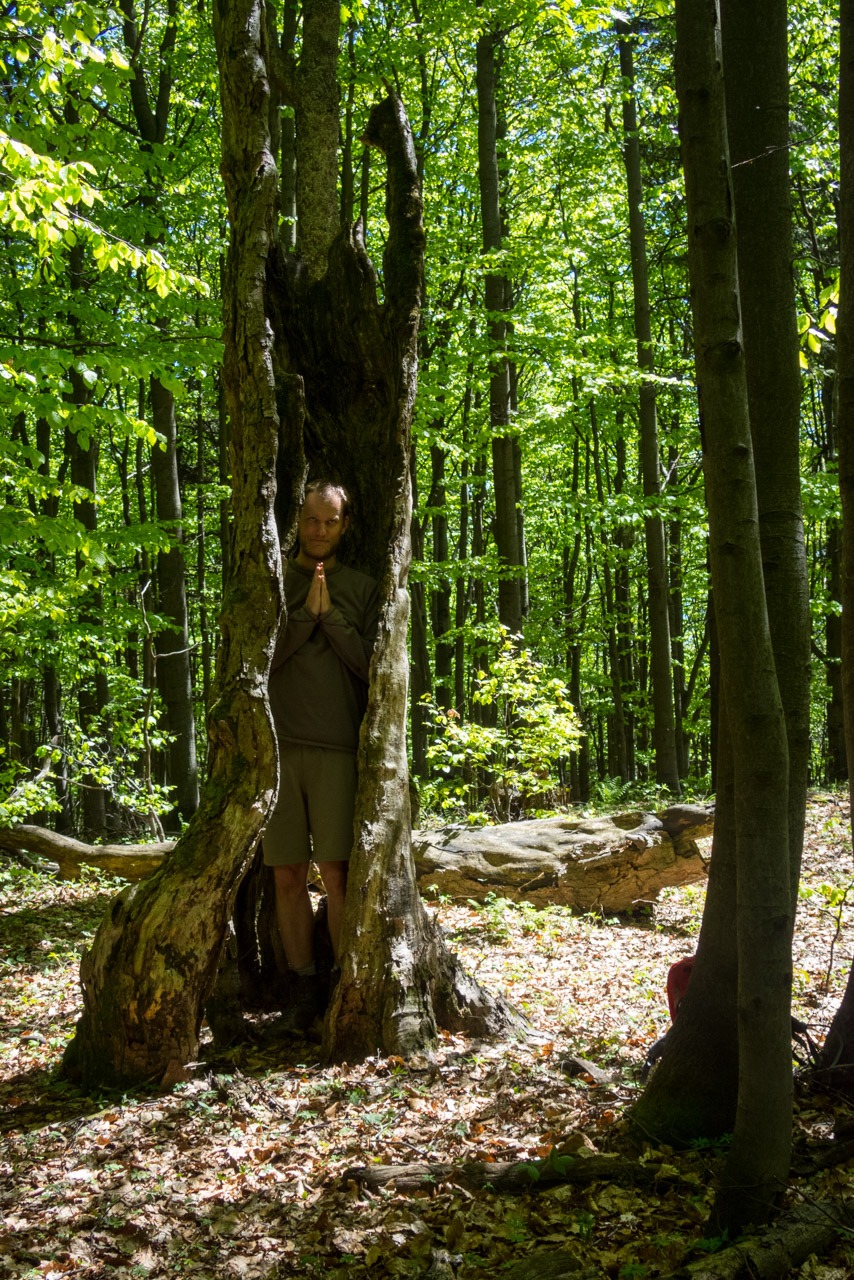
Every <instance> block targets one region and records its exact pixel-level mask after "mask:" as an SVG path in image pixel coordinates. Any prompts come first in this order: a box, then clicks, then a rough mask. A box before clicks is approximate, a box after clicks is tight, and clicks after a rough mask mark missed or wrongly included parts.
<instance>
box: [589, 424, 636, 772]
mask: <svg viewBox="0 0 854 1280" xmlns="http://www.w3.org/2000/svg"><path fill="white" fill-rule="evenodd" d="M590 426H591V435H592V441H593V470H594V475H595V477H596V497H597V499H598V502H599V506H600V509H604V506H605V490H604V485H603V482H602V466H601V462H600V458H599V425H598V421H597V416H596V403H595V401H593V400H591V401H590ZM601 543H602V550H603V555H602V577H603V583H604V593H605V600H604V604H605V616H606V619H607V623H606V626H607V631H608V659H607V663H606V666H607V668H608V670H609V672H610V678H611V696H612V699H613V709H612V711H611V714H610V715H609V717H608V771H609V773H610V774H611V776H612V777H617V778H619V779H620V781H621V782H627V781H628V773H629V770H628V751H627V748H626V714H625V706H624V702H623V682H622V679H621V673H620V651H619V645H618V643H617V628H616V623H615V612H614V588H613V579H612V575H611V562H610V556H609V548H608V545H607V537H606V534H605V530H604V528H603V530H602V533H601Z"/></svg>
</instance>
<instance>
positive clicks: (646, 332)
mask: <svg viewBox="0 0 854 1280" xmlns="http://www.w3.org/2000/svg"><path fill="white" fill-rule="evenodd" d="M616 28H617V33H618V35H619V38H620V39H619V44H620V74H621V75H622V77H623V81H624V86H623V139H624V141H623V160H624V162H625V166H626V179H627V185H628V200H629V244H630V247H631V255H632V286H633V292H634V319H635V337H636V339H637V350H638V365H639V366H640V369H641V371H642V372H643V374H645V375H647V376H645V377H644V380H643V381H642V382H641V385H640V395H639V402H638V416H639V419H640V458H641V473H642V477H643V492H644V499H645V503H646V504H647V505H646V510H645V512H644V532H645V536H646V563H647V584H648V587H649V597H648V605H649V642H650V656H651V668H652V670H651V675H652V714H653V745H654V748H655V776H656V781H657V782H659V783H661V784H662V785H663V786H666V787H667V788H668V789H669V790H670V792H671V793H672V794H673V795H674V796H678V795H680V794H681V790H682V788H681V786H680V783H679V766H678V762H677V759H676V731H675V723H674V710H673V674H672V662H671V652H670V613H669V596H668V583H667V553H666V549H665V542H664V521H663V520H662V518H661V514H660V512H659V511H656V510H655V509H654V506H653V505H652V504H654V503H655V501H656V500H657V499H658V497H659V496H660V492H661V464H660V460H659V456H658V416H657V411H656V403H655V383H654V382H653V381H652V380H651V377H650V376H649V375H651V374H653V373H654V371H655V357H654V351H653V343H652V323H651V318H650V302H649V273H648V270H647V257H646V230H645V227H644V216H643V180H642V177H641V158H640V140H639V138H638V122H637V110H636V107H635V97H634V60H633V57H632V46H631V41H630V37H629V28H628V24H627V23H626V22H625V21H624V20H623V19H622V18H618V19H617V21H616Z"/></svg>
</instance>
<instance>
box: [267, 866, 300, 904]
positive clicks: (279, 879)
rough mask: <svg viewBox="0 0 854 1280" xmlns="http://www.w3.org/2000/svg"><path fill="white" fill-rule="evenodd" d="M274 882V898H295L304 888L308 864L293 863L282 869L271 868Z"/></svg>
mask: <svg viewBox="0 0 854 1280" xmlns="http://www.w3.org/2000/svg"><path fill="white" fill-rule="evenodd" d="M273 876H274V879H275V882H276V896H277V897H282V898H296V897H298V896H299V895H300V894H301V893H302V892H303V891H304V890H305V887H306V883H307V881H308V863H307V862H294V863H289V864H287V865H286V866H282V867H273Z"/></svg>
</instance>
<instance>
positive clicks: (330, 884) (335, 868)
mask: <svg viewBox="0 0 854 1280" xmlns="http://www.w3.org/2000/svg"><path fill="white" fill-rule="evenodd" d="M348 866H349V863H347V862H318V864H317V869H318V871H319V872H320V874H321V876H322V878H323V887H324V889H325V890H326V911H327V917H326V918H327V921H328V923H329V936H330V938H331V939H332V952H333V954H334V956H335V959H336V961H337V960H338V953H339V949H340V946H341V925H342V923H343V920H344V898H345V896H346V893H347V868H348Z"/></svg>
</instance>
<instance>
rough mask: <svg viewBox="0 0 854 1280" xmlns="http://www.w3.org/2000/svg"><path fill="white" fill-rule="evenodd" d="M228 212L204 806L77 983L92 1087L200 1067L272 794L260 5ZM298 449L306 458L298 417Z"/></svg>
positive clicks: (122, 906) (229, 119) (276, 572)
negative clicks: (225, 454) (222, 545)
mask: <svg viewBox="0 0 854 1280" xmlns="http://www.w3.org/2000/svg"><path fill="white" fill-rule="evenodd" d="M214 20H215V26H216V31H217V42H218V47H219V50H220V63H221V86H222V98H223V176H224V180H225V187H226V195H227V198H228V204H229V215H230V223H231V243H230V248H229V259H228V270H227V280H226V289H225V297H226V305H225V362H224V373H223V381H224V385H225V387H226V396H227V402H228V411H229V416H230V420H231V424H230V427H231V429H230V453H229V460H230V465H231V479H232V514H233V524H232V532H231V546H230V555H229V564H230V574H229V577H228V581H227V584H226V587H225V593H224V602H223V610H222V617H221V632H222V639H221V646H220V651H219V655H218V661H217V675H216V681H215V687H214V695H213V705H212V707H211V710H210V713H209V716H208V735H209V738H210V754H209V762H210V763H209V780H208V783H207V785H206V787H205V791H204V795H203V799H202V804H201V807H200V809H199V810H198V812H197V813H196V815H195V817H194V819H193V821H192V822H191V824H190V827H189V829H188V830H187V832H186V834H185V835H184V836H183V837H182V838H181V840H180V841H179V842H178V844H177V845H176V847H175V849H174V850H173V851H172V853H171V854H170V855H169V857H168V858H167V860H166V862H165V863H164V865H163V866H162V867H161V868H160V869H159V870H158V871H157V872H156V873H155V875H153V876H152V877H151V879H149V880H146V881H144V882H143V883H141V884H136V885H132V886H131V887H130V888H128V889H126V890H125V891H124V892H123V893H121V894H120V895H119V896H118V897H117V898H116V900H115V901H114V903H113V904H112V906H111V908H110V910H109V912H108V913H107V915H106V917H105V918H104V920H103V921H102V923H101V926H100V928H99V930H98V933H97V935H96V937H95V941H94V943H93V945H92V947H91V949H90V950H89V951H88V952H87V954H86V955H85V956H84V958H83V961H82V964H81V970H80V976H81V983H82V986H83V996H84V1011H83V1015H82V1017H81V1018H80V1021H79V1023H78V1025H77V1030H76V1032H75V1036H74V1039H73V1040H72V1042H71V1044H70V1045H69V1047H68V1050H67V1051H66V1055H65V1059H64V1062H63V1069H64V1071H65V1073H66V1074H67V1075H68V1076H70V1077H72V1078H74V1079H77V1080H80V1081H81V1082H83V1083H85V1084H102V1085H103V1084H132V1083H139V1082H143V1081H148V1080H155V1081H156V1080H159V1079H162V1078H163V1077H164V1076H165V1077H167V1078H169V1077H173V1076H174V1075H175V1073H176V1071H180V1069H181V1067H182V1066H183V1064H184V1063H186V1062H187V1061H189V1060H191V1059H193V1058H194V1057H195V1056H196V1052H197V1047H198V1036H199V1029H200V1025H201V1020H202V1013H203V1009H204V1005H205V1001H206V999H207V997H208V995H209V994H210V991H211V989H212V987H213V984H214V978H215V975H216V970H217V965H218V962H219V957H220V953H221V951H222V946H223V942H224V939H225V933H226V927H227V923H228V918H229V915H230V913H231V909H232V904H233V902H234V897H235V894H236V892H237V888H238V885H239V883H240V880H241V878H242V876H243V874H244V872H245V870H246V868H247V865H248V863H249V860H250V858H251V856H252V851H253V849H254V848H255V845H256V843H257V841H258V837H259V834H260V832H261V830H262V827H263V824H264V820H265V818H266V814H267V811H268V809H269V807H270V804H271V802H272V799H273V795H274V790H275V785H276V750H275V742H274V736H273V727H272V721H271V718H270V713H269V708H268V705H267V698H266V687H267V677H268V671H269V663H270V658H271V655H272V647H273V643H274V640H275V636H276V631H277V627H278V623H279V617H280V613H281V609H282V599H283V595H282V574H281V562H280V554H279V541H278V537H277V532H276V525H275V521H274V519H273V499H274V493H275V467H276V454H277V448H278V441H279V432H280V423H279V414H278V411H277V405H276V386H275V379H274V374H273V359H272V342H273V335H272V332H271V329H270V325H269V323H268V321H267V315H266V310H265V294H266V277H267V267H268V255H269V252H270V246H271V244H272V242H273V239H274V237H275V233H276V227H275V211H276V201H277V181H276V166H275V161H274V159H273V156H272V154H271V152H270V146H269V129H268V126H267V121H266V115H265V114H264V113H262V112H258V111H257V110H256V109H255V107H256V105H257V103H259V102H263V101H265V100H266V96H267V94H268V85H267V79H266V70H265V66H264V62H263V58H262V56H261V47H260V45H261V33H262V31H263V25H264V24H263V5H262V4H261V3H260V0H239V2H238V3H234V4H231V3H228V2H227V0H221V2H220V3H218V4H217V5H216V6H215V13H214ZM290 429H291V430H292V432H293V433H294V435H295V437H296V438H295V439H294V440H293V441H292V442H291V450H292V452H294V453H296V452H298V450H299V440H298V430H299V421H298V420H297V421H295V422H292V423H291V424H290Z"/></svg>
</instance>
